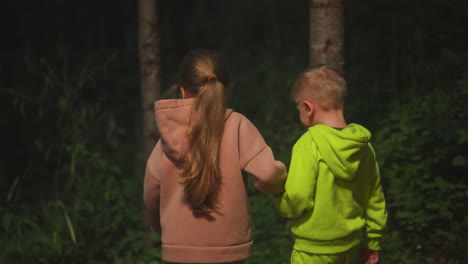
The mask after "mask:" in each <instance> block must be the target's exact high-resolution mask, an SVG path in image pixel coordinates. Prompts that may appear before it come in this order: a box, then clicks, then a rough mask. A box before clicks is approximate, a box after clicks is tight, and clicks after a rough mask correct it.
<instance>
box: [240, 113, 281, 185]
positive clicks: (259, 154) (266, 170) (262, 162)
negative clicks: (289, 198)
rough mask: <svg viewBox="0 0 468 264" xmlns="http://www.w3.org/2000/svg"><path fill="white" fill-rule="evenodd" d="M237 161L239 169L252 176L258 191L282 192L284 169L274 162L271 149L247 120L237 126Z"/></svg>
mask: <svg viewBox="0 0 468 264" xmlns="http://www.w3.org/2000/svg"><path fill="white" fill-rule="evenodd" d="M239 160H240V165H241V169H242V170H244V171H246V172H248V173H250V174H252V176H253V180H254V184H255V187H256V188H257V189H258V190H260V191H262V192H265V193H281V192H283V190H284V180H285V179H286V177H287V173H286V167H285V166H284V164H283V163H282V162H281V161H277V160H275V158H274V156H273V152H272V151H271V148H270V147H269V146H268V145H267V144H266V143H265V140H264V139H263V137H262V135H261V134H260V132H258V130H257V128H256V127H255V126H254V125H253V124H252V123H251V122H250V121H249V120H248V119H247V118H242V119H241V122H240V124H239Z"/></svg>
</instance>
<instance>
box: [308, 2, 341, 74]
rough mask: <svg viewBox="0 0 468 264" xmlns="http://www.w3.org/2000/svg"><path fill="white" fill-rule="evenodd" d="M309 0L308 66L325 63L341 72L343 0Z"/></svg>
mask: <svg viewBox="0 0 468 264" xmlns="http://www.w3.org/2000/svg"><path fill="white" fill-rule="evenodd" d="M309 1H310V2H309V3H310V6H309V8H310V40H309V45H310V46H309V50H310V54H309V55H310V60H309V63H310V66H314V65H318V64H327V65H330V66H332V67H334V68H336V69H337V70H339V71H341V72H343V70H344V55H343V38H344V36H343V32H344V30H343V21H344V15H343V0H309Z"/></svg>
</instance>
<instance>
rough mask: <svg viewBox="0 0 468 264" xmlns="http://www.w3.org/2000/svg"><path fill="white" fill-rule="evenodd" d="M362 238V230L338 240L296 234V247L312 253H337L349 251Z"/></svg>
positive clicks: (298, 249)
mask: <svg viewBox="0 0 468 264" xmlns="http://www.w3.org/2000/svg"><path fill="white" fill-rule="evenodd" d="M361 239H362V232H361V231H356V232H354V233H352V234H351V235H349V236H347V237H341V238H339V239H336V240H313V239H308V238H303V237H297V236H296V238H295V240H294V249H295V250H297V251H302V252H307V253H311V254H336V253H340V252H345V251H348V250H350V249H351V248H353V247H355V246H357V245H359V244H360V243H361Z"/></svg>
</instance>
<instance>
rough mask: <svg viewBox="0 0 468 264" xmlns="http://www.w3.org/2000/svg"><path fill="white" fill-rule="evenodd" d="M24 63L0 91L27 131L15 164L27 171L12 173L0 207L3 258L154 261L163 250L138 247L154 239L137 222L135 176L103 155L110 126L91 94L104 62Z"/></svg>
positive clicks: (11, 260)
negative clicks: (21, 76)
mask: <svg viewBox="0 0 468 264" xmlns="http://www.w3.org/2000/svg"><path fill="white" fill-rule="evenodd" d="M64 61H65V60H64ZM25 63H26V64H27V65H26V66H27V67H25V68H28V69H30V71H28V72H26V73H25V80H26V81H24V82H23V83H21V82H20V81H18V82H16V83H14V85H15V86H13V88H11V89H9V90H7V92H8V94H9V95H10V96H11V97H12V99H13V100H12V101H13V104H12V105H11V107H12V108H11V112H13V113H16V114H17V115H18V117H19V118H20V119H19V120H17V122H19V123H24V124H25V125H24V126H25V127H27V128H28V131H32V132H33V133H29V134H28V136H24V137H22V140H23V141H26V144H25V145H26V146H27V148H25V149H22V150H21V151H23V152H25V153H27V155H26V157H27V159H21V160H18V161H15V162H16V166H18V167H22V168H24V170H23V172H22V173H21V174H20V175H19V176H17V177H16V178H11V176H10V180H9V181H7V183H8V186H11V188H9V190H8V195H7V197H6V198H7V199H6V201H4V202H2V203H1V204H0V214H1V215H2V222H1V223H0V224H1V225H0V247H1V248H2V250H1V251H0V262H1V263H33V262H34V263H159V262H158V261H159V260H160V250H159V249H157V248H156V247H151V246H150V247H148V246H145V245H150V244H155V243H158V241H159V238H158V237H156V236H153V235H150V234H149V232H148V231H147V230H145V228H144V225H143V215H142V196H141V192H142V187H141V185H142V178H133V177H129V175H132V174H131V173H132V172H133V170H132V169H131V166H129V165H131V163H127V164H126V165H127V166H123V165H121V164H119V163H118V162H117V161H115V160H113V159H116V157H117V155H109V154H108V151H109V149H110V150H112V144H111V143H112V142H107V141H106V140H108V139H109V137H112V131H109V130H111V129H115V126H116V125H115V124H114V125H113V127H109V126H108V125H109V124H113V123H112V122H109V121H112V120H110V118H111V117H110V115H106V112H105V111H104V110H103V109H102V108H101V103H102V101H101V100H102V99H103V97H92V96H89V94H90V93H96V92H98V91H96V90H97V89H99V86H98V83H99V82H100V81H102V78H103V77H105V76H106V75H105V71H106V70H107V69H108V65H109V63H110V61H106V62H104V63H102V64H94V63H84V64H79V63H78V64H77V65H78V66H75V67H71V64H69V62H66V61H65V62H63V64H60V67H56V66H52V65H49V64H48V63H46V62H45V61H39V60H34V59H32V58H28V59H27V60H25ZM38 83H39V84H41V85H40V86H39V87H37V84H38ZM114 137H115V136H114ZM103 139H106V140H103ZM111 139H112V138H111ZM111 141H112V140H111ZM119 151H120V152H123V149H120V150H119ZM127 154H129V153H127ZM137 159H138V156H135V160H137ZM128 167H130V169H129V168H128Z"/></svg>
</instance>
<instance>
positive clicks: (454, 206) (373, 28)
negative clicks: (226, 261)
mask: <svg viewBox="0 0 468 264" xmlns="http://www.w3.org/2000/svg"><path fill="white" fill-rule="evenodd" d="M159 4H160V11H159V16H160V24H159V32H160V39H161V48H160V56H161V65H160V67H161V78H162V80H161V82H162V89H163V91H164V90H165V89H167V88H168V87H169V86H170V84H171V83H172V82H173V81H175V74H176V72H177V67H178V65H179V63H180V60H181V58H182V57H183V56H184V55H185V54H186V53H187V52H188V51H189V50H192V49H195V48H209V49H215V50H218V51H220V52H221V53H222V54H223V55H224V57H225V58H226V61H227V63H228V67H229V68H230V70H231V73H232V80H233V93H232V96H231V97H230V99H229V100H230V101H229V105H230V107H232V108H234V109H235V110H236V111H239V112H241V113H243V114H245V115H246V116H247V117H248V118H250V119H251V120H252V121H253V122H254V124H255V125H256V126H257V127H258V128H259V130H260V131H261V132H262V134H263V135H264V137H265V139H266V141H267V143H268V144H270V145H271V146H272V148H273V150H274V152H275V155H276V157H277V158H279V159H280V160H282V161H284V162H285V163H288V162H289V159H290V149H291V147H292V145H293V144H294V142H295V140H297V138H298V137H299V136H300V135H301V134H302V133H303V132H304V131H305V130H304V128H302V127H301V125H300V123H299V120H298V117H297V114H296V112H295V111H296V110H295V107H294V104H293V103H292V102H291V100H290V98H289V97H288V95H289V90H290V88H291V84H292V82H293V81H294V78H295V77H296V76H297V74H298V73H299V72H300V71H302V70H303V69H304V68H305V67H307V64H308V41H309V31H308V30H309V20H308V1H305V0H301V1H267V0H257V1H249V0H238V1H215V0H205V1H182V0H177V1H176V0H173V1H169V0H160V3H159ZM0 7H1V8H0V14H1V15H0V27H1V32H2V38H1V40H0V124H1V130H0V131H1V142H2V143H1V151H0V153H1V154H0V155H1V163H0V216H1V220H0V263H161V262H160V251H159V249H158V247H157V244H158V243H159V238H158V237H157V236H151V235H148V232H147V231H146V230H145V228H144V225H143V213H142V181H143V171H144V166H145V161H146V158H147V157H146V156H145V155H144V153H143V150H142V149H143V148H142V136H141V130H142V128H141V127H142V120H141V105H140V94H139V92H140V90H139V69H138V50H137V47H138V45H137V40H138V36H137V32H138V31H137V29H138V24H137V21H138V19H137V15H138V14H137V1H128V0H113V1H109V0H101V1H91V0H81V1H58V0H36V1H13V0H7V1H3V2H2V4H0ZM467 30H468V2H467V1H464V0H445V1H437V0H425V1H423V0H413V1H403V0H394V1H389V0H388V1H383V0H379V1H358V0H346V1H345V47H344V50H345V72H346V79H347V81H348V86H349V97H348V99H347V108H346V117H347V121H348V122H356V123H360V124H362V125H364V126H366V127H368V128H369V129H370V130H371V131H372V132H373V138H372V144H373V145H374V147H375V149H376V152H377V155H378V160H379V164H380V167H381V174H382V181H383V186H384V191H385V195H386V198H387V201H388V210H389V217H390V218H389V232H388V235H387V236H386V238H385V240H384V243H383V250H382V253H381V263H453V264H455V263H468V260H467V259H468V255H467V253H466V252H468V243H467V241H466V237H465V232H466V230H467V215H466V212H467V209H466V206H465V202H466V198H467V195H468V189H467V187H466V183H465V178H466V177H467V169H468V161H467V158H468V157H467V149H468V146H467V145H468V122H467V113H468V111H467V107H466V104H467V103H468V101H467V96H468V48H467V47H468V34H467ZM249 194H250V196H251V208H252V214H253V225H254V236H255V237H254V239H255V243H254V244H255V246H254V254H253V256H252V257H251V258H250V259H249V260H248V262H247V263H289V255H290V252H291V247H292V237H291V236H290V235H289V233H288V228H287V222H286V220H284V219H282V218H280V217H279V216H278V215H277V214H276V213H275V211H274V208H273V206H272V198H271V197H270V196H268V195H265V194H261V193H259V192H258V191H256V190H255V189H254V188H252V186H250V189H249ZM145 245H146V246H145Z"/></svg>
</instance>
